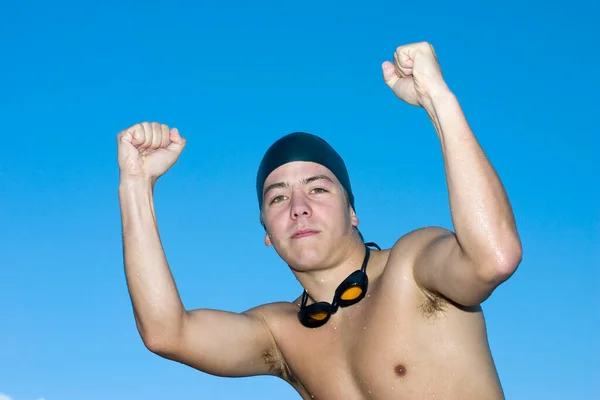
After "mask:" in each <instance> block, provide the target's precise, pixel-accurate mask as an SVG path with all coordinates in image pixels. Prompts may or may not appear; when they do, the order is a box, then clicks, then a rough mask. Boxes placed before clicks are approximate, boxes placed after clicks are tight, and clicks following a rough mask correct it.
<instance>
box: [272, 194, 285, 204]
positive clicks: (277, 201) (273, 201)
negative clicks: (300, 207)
mask: <svg viewBox="0 0 600 400" xmlns="http://www.w3.org/2000/svg"><path fill="white" fill-rule="evenodd" d="M283 199H284V196H283V195H282V194H280V195H279V196H275V197H273V198H272V199H271V201H270V202H269V204H275V203H279V202H280V201H283Z"/></svg>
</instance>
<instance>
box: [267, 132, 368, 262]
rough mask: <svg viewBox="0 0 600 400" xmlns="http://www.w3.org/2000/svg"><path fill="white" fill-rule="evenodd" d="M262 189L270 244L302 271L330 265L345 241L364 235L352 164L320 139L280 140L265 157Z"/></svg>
mask: <svg viewBox="0 0 600 400" xmlns="http://www.w3.org/2000/svg"><path fill="white" fill-rule="evenodd" d="M256 190H257V196H258V204H259V207H260V213H261V222H262V224H263V226H264V227H265V230H266V236H265V244H267V245H269V246H270V245H274V247H275V249H276V251H277V252H278V254H279V255H280V256H281V257H282V258H283V259H284V260H285V261H286V262H287V263H288V264H290V265H293V266H296V267H297V268H300V269H310V268H311V266H315V267H316V266H322V267H325V265H326V264H327V263H328V262H329V261H332V257H335V253H336V251H335V250H337V249H338V248H339V247H345V246H343V244H344V239H346V241H345V242H346V243H350V242H351V241H350V240H348V239H351V238H352V236H353V235H355V234H359V233H358V232H357V229H355V228H356V227H357V226H358V218H357V217H356V214H355V211H354V195H353V193H352V187H351V185H350V178H349V176H348V171H347V169H346V165H345V163H344V161H343V159H342V158H341V157H340V155H339V154H338V153H337V152H336V151H335V150H334V149H333V148H332V147H331V146H330V145H329V144H328V143H327V142H326V141H325V140H323V139H321V138H319V137H318V136H315V135H312V134H308V133H303V132H295V133H291V134H289V135H286V136H284V137H282V138H281V139H279V140H278V141H276V142H275V143H274V144H273V145H272V146H271V147H270V148H269V149H268V150H267V152H266V153H265V155H264V157H263V159H262V162H261V164H260V167H259V169H258V173H257V177H256ZM359 235H360V234H359Z"/></svg>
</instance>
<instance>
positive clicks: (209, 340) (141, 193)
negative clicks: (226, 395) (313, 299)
mask: <svg viewBox="0 0 600 400" xmlns="http://www.w3.org/2000/svg"><path fill="white" fill-rule="evenodd" d="M119 199H120V204H121V219H122V233H123V249H124V263H125V274H126V278H127V285H128V289H129V294H130V296H131V301H132V305H133V311H134V316H135V321H136V324H137V328H138V331H139V333H140V336H141V338H142V340H143V342H144V344H145V346H146V347H147V348H148V349H149V350H150V351H152V352H154V353H156V354H158V355H160V356H162V357H164V358H167V359H170V360H174V361H178V362H181V363H183V364H186V365H189V366H191V367H193V368H196V369H198V370H200V371H203V372H205V373H208V374H212V375H217V376H231V377H233V376H252V375H266V374H272V375H277V374H278V371H279V369H280V368H279V367H278V365H277V364H281V363H278V362H276V363H275V364H273V362H272V360H273V356H275V360H278V359H280V357H278V356H277V355H278V354H279V352H278V350H277V346H276V344H275V341H274V339H273V337H272V335H271V333H270V330H269V328H268V326H267V325H266V322H265V321H264V318H263V317H262V316H261V315H260V313H259V312H258V311H257V310H250V311H248V312H246V313H241V314H238V313H233V312H226V311H218V310H209V309H200V310H193V311H186V310H185V308H184V306H183V304H182V302H181V298H180V296H179V293H178V290H177V286H176V284H175V281H174V279H173V276H172V274H171V271H170V269H169V265H168V262H167V258H166V255H165V252H164V249H163V247H162V243H161V241H160V236H159V231H158V224H157V220H156V214H155V211H154V202H153V184H152V183H151V182H149V181H144V180H141V179H131V180H122V181H121V183H120V185H119ZM265 354H268V355H270V357H268V358H269V361H270V363H268V362H265V360H264V358H265V357H264V356H265Z"/></svg>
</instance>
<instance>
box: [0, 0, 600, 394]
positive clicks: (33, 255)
mask: <svg viewBox="0 0 600 400" xmlns="http://www.w3.org/2000/svg"><path fill="white" fill-rule="evenodd" d="M213 3H216V2H191V1H188V2H183V1H170V2H167V1H160V2H157V1H154V2H149V3H147V2H141V1H139V2H132V1H126V0H125V1H118V2H116V1H110V0H108V1H105V2H103V3H102V5H89V3H87V2H75V1H61V0H58V1H54V2H50V3H48V2H41V1H29V2H17V1H16V0H5V1H4V2H3V6H2V8H3V11H2V13H0V37H1V38H2V39H0V51H1V52H2V56H3V57H2V58H3V62H2V63H1V64H0V87H1V95H0V106H1V108H0V109H1V110H2V111H1V114H2V128H3V131H4V134H3V136H2V141H3V143H4V145H3V146H2V150H0V227H1V229H0V247H1V251H0V393H3V394H4V395H5V396H8V398H10V399H12V400H37V399H40V398H44V399H46V400H76V399H83V398H84V399H87V400H95V399H146V400H151V399H165V398H172V399H182V400H183V399H209V398H211V399H212V398H217V397H216V396H221V397H222V398H232V399H234V398H235V399H237V398H243V399H295V398H298V397H297V396H296V395H295V392H294V391H293V390H292V389H291V388H289V387H287V386H286V384H284V383H283V382H280V381H278V380H276V379H275V378H265V377H260V378H247V379H224V378H216V377H211V376H208V375H205V374H202V373H199V372H197V371H194V370H192V369H190V368H188V367H185V366H183V365H179V364H177V363H173V362H171V361H167V360H163V359H160V358H159V357H157V356H155V355H153V354H151V353H150V352H148V351H147V350H146V349H145V348H144V346H143V345H142V342H141V340H140V338H139V336H138V334H137V331H136V328H135V324H134V319H133V315H132V310H131V306H130V302H129V297H128V293H127V288H126V286H125V279H124V273H123V265H122V253H121V251H122V249H121V237H120V215H119V204H118V198H117V185H118V169H117V163H116V143H115V137H116V134H117V132H118V131H119V130H121V129H124V128H126V127H128V126H130V125H132V124H135V123H137V122H141V121H146V120H149V121H159V122H162V123H166V124H169V125H171V126H176V127H178V128H179V129H180V131H181V132H182V134H183V135H184V136H185V137H186V138H187V140H188V146H187V148H186V150H185V152H184V154H183V155H182V157H181V159H180V161H179V162H178V164H176V166H175V167H174V168H173V169H172V170H171V171H169V173H168V174H167V175H165V176H164V177H163V178H162V179H161V180H160V181H159V184H158V186H157V189H156V197H155V201H156V207H157V213H158V218H159V225H160V231H161V235H162V239H163V242H164V246H165V248H166V251H167V255H168V258H169V262H170V264H171V267H172V270H173V273H174V275H175V278H176V281H177V283H178V287H179V290H180V293H181V296H182V299H183V301H184V303H185V305H186V306H187V307H188V308H198V307H208V308H219V309H226V310H231V311H242V310H245V309H247V308H251V307H253V306H255V305H257V304H261V303H264V302H270V301H277V300H282V299H291V298H293V297H295V296H296V295H297V294H298V293H299V291H300V286H299V284H298V283H297V282H296V281H295V279H294V277H293V275H292V274H291V273H290V272H289V271H288V270H287V267H286V266H285V265H284V264H283V262H282V261H281V260H279V259H278V258H277V256H276V254H275V253H274V251H273V250H272V249H271V248H267V247H265V246H264V244H263V237H262V234H263V232H262V228H261V226H260V225H259V223H258V210H257V203H256V198H255V192H254V186H253V185H254V176H255V175H254V174H255V172H256V168H257V166H258V163H259V162H260V158H261V156H262V154H263V152H264V150H265V149H266V147H267V146H268V145H269V144H270V143H271V142H273V141H274V140H275V139H277V138H278V137H280V136H281V135H283V134H286V133H289V132H292V131H299V130H303V131H308V132H312V133H315V134H318V135H320V136H322V137H324V138H325V139H326V140H328V141H329V142H330V143H331V144H332V145H333V146H334V147H336V149H337V150H338V151H339V152H340V153H341V154H342V155H343V156H344V158H345V160H346V163H347V164H348V167H349V170H350V174H351V178H352V184H353V187H354V192H355V195H356V206H357V212H358V215H359V217H360V219H361V229H362V231H363V233H364V234H365V237H366V239H367V240H373V241H376V242H378V243H379V244H380V245H382V246H390V245H391V244H392V243H393V242H394V241H395V240H396V239H397V238H398V236H400V235H402V234H403V233H406V232H407V231H409V230H412V229H415V228H418V227H421V226H425V225H440V226H444V227H448V228H451V220H450V214H449V209H448V201H447V192H446V186H445V179H444V171H443V164H442V158H441V153H440V147H439V141H438V139H437V136H436V135H435V132H434V130H433V128H432V125H431V124H430V122H429V120H428V118H427V116H426V114H425V113H424V112H423V111H422V110H420V109H418V108H414V107H410V106H408V105H405V104H403V103H402V102H401V101H400V100H398V99H396V98H395V97H394V96H393V94H392V93H391V92H390V91H389V89H388V88H387V87H386V86H385V84H384V83H383V82H382V80H381V72H380V65H381V62H382V61H384V60H386V59H390V58H391V56H392V54H393V51H394V49H395V48H396V47H397V46H399V45H402V44H407V43H412V42H416V41H429V42H431V43H432V44H433V45H434V46H435V48H436V51H437V54H438V56H439V59H440V62H441V65H442V69H443V71H444V76H445V78H446V80H447V81H448V83H449V85H450V87H451V89H452V90H453V91H454V92H455V93H456V94H457V96H458V98H459V100H460V102H461V104H462V106H463V108H464V110H465V112H466V114H467V117H468V119H469V122H470V124H471V126H472V128H473V129H474V131H475V133H476V135H477V137H478V139H479V140H480V142H481V144H482V145H483V147H484V149H485V151H486V153H487V155H488V156H489V157H490V159H491V160H492V162H493V164H494V166H495V167H496V169H497V171H498V172H499V174H500V176H501V178H502V180H503V183H504V185H505V186H506V188H507V190H508V193H509V196H510V199H511V202H512V205H513V207H514V211H515V214H516V218H517V222H518V227H519V231H520V234H521V238H522V241H523V245H524V258H523V262H522V264H521V267H520V269H519V270H518V272H517V273H516V275H514V277H513V278H512V279H511V280H510V281H509V282H507V283H506V284H505V285H503V286H502V287H501V288H500V289H499V290H498V291H497V292H496V293H495V294H494V295H493V297H492V298H490V299H489V300H488V301H487V302H486V303H485V304H484V308H485V312H486V318H487V323H488V328H489V338H490V343H491V347H492V351H493V354H494V357H495V360H496V363H497V366H498V370H499V373H500V375H501V379H502V383H503V386H504V388H505V391H506V394H507V397H508V398H509V399H511V400H519V399H528V400H531V399H544V400H551V399H561V400H562V399H589V398H591V397H592V394H593V393H598V392H600V383H599V382H600V362H599V358H600V357H598V355H599V354H600V346H599V343H598V339H597V338H598V337H599V336H600V335H599V334H600V332H599V330H598V324H599V323H600V314H599V313H598V305H599V304H598V297H597V296H596V295H595V292H596V289H597V287H598V285H599V283H600V281H599V278H600V277H599V274H598V267H599V265H600V257H599V253H598V247H599V246H598V244H599V243H600V229H599V228H600V222H599V221H600V218H599V217H600V210H599V204H600V202H599V196H598V183H599V177H598V175H599V171H600V168H599V162H598V158H597V157H596V155H595V154H594V153H595V152H597V149H598V148H599V144H600V143H599V141H600V140H599V138H598V133H599V132H598V125H597V118H598V117H597V105H598V97H597V93H598V91H599V90H600V84H599V80H598V74H597V67H598V64H599V62H600V60H599V57H598V52H597V51H596V49H597V48H598V47H597V38H598V37H600V32H598V28H597V25H596V26H594V24H595V23H596V21H595V20H594V18H593V16H594V15H598V6H597V5H593V4H592V2H591V1H588V2H580V1H569V2H566V1H558V2H557V1H554V2H551V3H548V2H542V1H539V0H537V1H530V2H528V5H524V3H523V4H521V2H518V1H515V0H508V1H504V2H501V3H500V2H494V3H489V5H488V6H484V5H482V3H483V2H476V1H463V2H458V3H457V2H444V1H439V0H433V1H430V2H425V3H422V5H421V4H420V3H419V2H397V1H395V2H392V1H382V2H352V1H345V2H317V1H312V0H311V1H303V2H278V1H258V2H242V1H229V2H224V3H221V5H218V6H216V5H213ZM284 3H285V4H284ZM98 4H99V2H98ZM250 4H251V5H250ZM594 37H595V38H596V39H594ZM222 255H226V257H223V256H222ZM248 289H251V290H248ZM474 379H476V377H474ZM0 397H1V396H0Z"/></svg>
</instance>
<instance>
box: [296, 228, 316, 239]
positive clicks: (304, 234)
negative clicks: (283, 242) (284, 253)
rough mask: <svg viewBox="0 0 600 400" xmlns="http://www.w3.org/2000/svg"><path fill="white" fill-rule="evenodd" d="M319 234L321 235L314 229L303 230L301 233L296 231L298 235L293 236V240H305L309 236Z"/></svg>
mask: <svg viewBox="0 0 600 400" xmlns="http://www.w3.org/2000/svg"><path fill="white" fill-rule="evenodd" d="M317 233H319V231H316V230H314V229H301V230H299V231H296V233H294V235H293V236H292V239H301V238H305V237H308V236H313V235H316V234H317Z"/></svg>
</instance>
